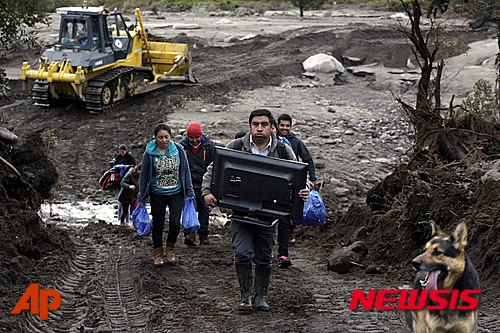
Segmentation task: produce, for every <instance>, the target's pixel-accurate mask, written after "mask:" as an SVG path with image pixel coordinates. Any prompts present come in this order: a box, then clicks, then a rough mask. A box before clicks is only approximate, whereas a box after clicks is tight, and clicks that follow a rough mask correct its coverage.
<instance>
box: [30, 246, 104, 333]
mask: <svg viewBox="0 0 500 333" xmlns="http://www.w3.org/2000/svg"><path fill="white" fill-rule="evenodd" d="M95 258H96V249H95V248H94V247H93V246H92V245H90V244H89V243H86V242H85V241H75V250H74V255H73V256H72V257H71V258H70V259H69V261H68V263H67V267H65V268H64V269H63V273H62V274H61V277H60V279H59V280H57V281H54V283H53V287H54V288H55V289H56V290H57V291H59V293H60V294H61V307H60V308H59V309H58V310H55V311H49V319H48V320H47V321H41V320H40V319H39V317H38V316H34V315H26V316H25V317H24V319H25V321H24V322H23V323H22V330H23V332H33V333H38V332H57V333H58V332H61V333H63V332H82V328H83V326H84V324H83V322H84V320H85V319H86V318H87V317H88V315H89V313H90V310H91V307H90V304H89V298H93V296H94V295H95V293H96V290H95V288H94V286H93V278H92V277H93V276H94V274H95Z"/></svg>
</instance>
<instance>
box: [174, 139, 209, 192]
mask: <svg viewBox="0 0 500 333" xmlns="http://www.w3.org/2000/svg"><path fill="white" fill-rule="evenodd" d="M179 143H180V145H181V146H182V147H183V148H184V151H185V152H186V155H187V159H188V161H189V168H190V169H191V180H192V182H193V188H194V189H195V190H201V183H202V182H203V175H204V174H205V172H207V168H208V166H209V165H210V163H212V162H213V161H214V155H215V145H214V143H213V141H212V140H210V139H208V138H207V137H206V136H204V135H203V136H202V141H201V147H200V149H199V150H198V153H197V154H196V155H194V154H193V150H192V147H191V146H190V145H189V140H188V139H187V138H186V137H185V138H184V139H182V140H181V141H180V142H179Z"/></svg>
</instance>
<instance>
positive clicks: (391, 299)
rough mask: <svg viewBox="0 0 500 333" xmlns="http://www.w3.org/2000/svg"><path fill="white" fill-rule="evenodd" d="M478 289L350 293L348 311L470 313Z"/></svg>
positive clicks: (474, 304)
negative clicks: (460, 311)
mask: <svg viewBox="0 0 500 333" xmlns="http://www.w3.org/2000/svg"><path fill="white" fill-rule="evenodd" d="M480 293H481V290H431V291H429V290H406V289H401V290H399V289H398V290H368V292H367V293H365V292H364V291H363V290H360V289H356V290H354V291H353V292H352V297H351V303H350V304H349V309H350V310H353V311H354V310H356V309H357V308H358V306H359V305H361V306H362V308H363V309H365V310H377V311H391V310H423V309H426V310H445V309H448V310H474V309H476V308H477V307H478V305H479V301H478V299H477V298H478V297H477V296H479V294H480Z"/></svg>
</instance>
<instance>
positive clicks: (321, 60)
mask: <svg viewBox="0 0 500 333" xmlns="http://www.w3.org/2000/svg"><path fill="white" fill-rule="evenodd" d="M302 66H303V67H304V70H306V71H307V72H322V73H331V72H338V73H343V72H344V66H342V64H341V63H340V61H338V60H337V59H335V57H333V56H331V55H328V54H325V53H319V54H316V55H313V56H310V57H309V58H307V59H306V60H305V61H304V62H303V63H302Z"/></svg>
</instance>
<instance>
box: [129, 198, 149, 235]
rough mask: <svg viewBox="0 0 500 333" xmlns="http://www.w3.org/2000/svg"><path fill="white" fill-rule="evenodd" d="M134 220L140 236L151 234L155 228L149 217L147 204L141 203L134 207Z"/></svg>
mask: <svg viewBox="0 0 500 333" xmlns="http://www.w3.org/2000/svg"><path fill="white" fill-rule="evenodd" d="M132 221H133V222H134V228H135V230H136V231H137V234H138V235H139V236H149V234H150V233H151V229H153V223H152V222H151V219H150V218H149V214H148V210H147V209H146V205H140V206H138V207H137V208H136V209H134V211H133V212H132Z"/></svg>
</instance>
